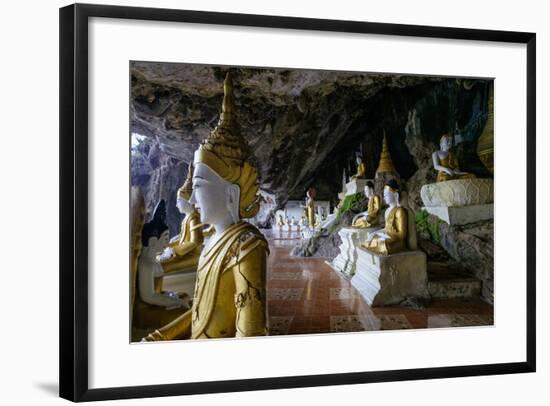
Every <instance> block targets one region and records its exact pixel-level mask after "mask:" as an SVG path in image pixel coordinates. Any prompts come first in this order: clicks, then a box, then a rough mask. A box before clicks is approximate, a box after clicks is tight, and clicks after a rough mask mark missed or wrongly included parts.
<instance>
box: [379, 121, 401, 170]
mask: <svg viewBox="0 0 550 406" xmlns="http://www.w3.org/2000/svg"><path fill="white" fill-rule="evenodd" d="M383 172H394V173H396V172H397V171H396V170H395V167H394V166H393V162H392V160H391V155H390V150H389V149H388V142H387V141H386V131H384V139H383V140H382V153H381V154H380V162H379V163H378V169H377V170H376V173H383Z"/></svg>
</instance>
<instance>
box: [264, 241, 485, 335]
mask: <svg viewBox="0 0 550 406" xmlns="http://www.w3.org/2000/svg"><path fill="white" fill-rule="evenodd" d="M274 237H275V238H273V236H270V235H268V240H269V245H270V251H271V253H270V255H269V260H268V275H267V303H268V314H269V323H270V327H269V328H270V334H271V335H285V334H307V333H330V332H350V331H368V330H397V329H410V328H436V327H460V326H484V325H492V324H493V307H492V306H491V305H489V304H487V303H485V302H483V301H481V300H480V299H446V300H443V299H441V300H433V301H432V303H431V304H430V306H429V307H427V308H425V309H421V310H416V309H409V308H404V307H399V306H388V307H376V308H371V307H369V306H368V305H367V304H366V302H365V301H364V300H363V299H362V297H361V296H360V295H359V293H358V292H357V291H356V290H355V288H353V287H352V286H351V284H350V283H349V281H347V280H346V279H344V278H343V277H341V276H340V275H339V274H338V273H337V272H335V271H334V270H333V269H332V268H330V267H329V266H328V265H327V264H326V263H325V262H324V261H325V260H324V259H323V258H297V257H291V256H290V255H289V253H290V251H291V250H292V248H293V247H294V245H295V244H296V242H297V240H296V239H295V238H292V237H294V236H289V237H290V238H286V239H285V237H286V236H284V235H283V236H282V238H281V236H279V235H275V236H274Z"/></svg>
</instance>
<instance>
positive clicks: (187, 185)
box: [178, 162, 194, 200]
mask: <svg viewBox="0 0 550 406" xmlns="http://www.w3.org/2000/svg"><path fill="white" fill-rule="evenodd" d="M193 169H194V167H193V162H189V170H188V171H187V178H186V179H185V182H183V185H182V187H180V188H179V189H178V196H179V197H182V198H184V199H185V200H189V199H190V198H191V193H193Z"/></svg>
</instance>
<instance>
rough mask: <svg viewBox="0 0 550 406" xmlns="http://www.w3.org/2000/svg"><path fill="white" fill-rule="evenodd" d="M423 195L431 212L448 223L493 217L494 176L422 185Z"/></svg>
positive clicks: (421, 191) (470, 221) (458, 223)
mask: <svg viewBox="0 0 550 406" xmlns="http://www.w3.org/2000/svg"><path fill="white" fill-rule="evenodd" d="M420 196H421V197H422V202H423V203H424V206H425V209H426V211H427V212H428V213H430V214H433V215H435V216H437V217H439V218H440V219H441V220H443V221H445V222H446V223H447V224H449V225H462V224H468V223H475V222H476V221H481V220H489V219H492V218H493V180H492V179H455V180H448V181H445V182H437V183H429V184H427V185H424V186H422V189H420Z"/></svg>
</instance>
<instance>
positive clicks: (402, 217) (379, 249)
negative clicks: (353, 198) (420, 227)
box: [361, 179, 409, 255]
mask: <svg viewBox="0 0 550 406" xmlns="http://www.w3.org/2000/svg"><path fill="white" fill-rule="evenodd" d="M384 201H385V202H386V203H387V204H388V205H389V208H388V209H386V212H385V213H384V217H385V219H386V225H385V227H384V228H383V229H381V230H377V231H374V232H372V233H370V234H369V236H368V237H367V240H366V241H365V242H364V243H363V244H361V245H362V246H363V247H364V248H366V249H368V250H369V251H373V252H376V253H378V254H382V255H390V254H395V253H397V252H400V251H404V250H406V249H407V240H408V231H409V218H408V212H407V209H406V208H404V207H401V206H400V204H399V185H398V184H397V182H396V181H395V179H390V180H389V181H388V182H387V183H386V185H385V186H384Z"/></svg>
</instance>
